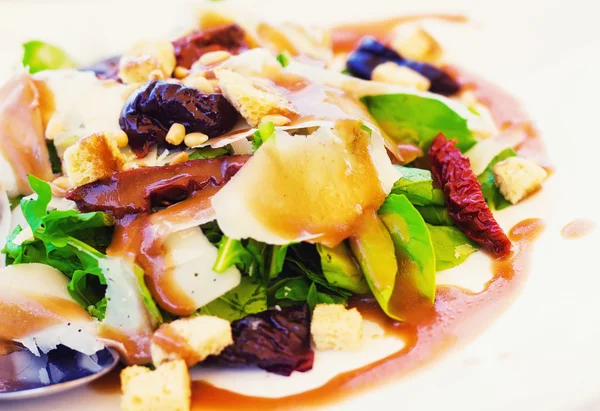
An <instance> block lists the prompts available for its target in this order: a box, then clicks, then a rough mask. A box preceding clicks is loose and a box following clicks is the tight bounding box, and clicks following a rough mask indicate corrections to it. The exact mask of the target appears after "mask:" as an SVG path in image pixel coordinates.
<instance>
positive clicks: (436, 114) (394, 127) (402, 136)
mask: <svg viewBox="0 0 600 411" xmlns="http://www.w3.org/2000/svg"><path fill="white" fill-rule="evenodd" d="M361 101H362V102H363V103H364V104H365V105H366V106H367V108H368V109H369V112H370V113H371V115H372V116H373V117H374V118H375V119H376V120H377V122H378V123H379V126H380V127H381V128H382V129H383V130H384V131H385V132H386V133H388V134H389V135H390V136H391V137H393V138H394V139H396V140H398V141H406V142H410V143H413V144H416V145H418V146H419V147H421V148H422V149H423V150H427V149H429V146H430V145H431V141H432V140H433V139H434V138H435V137H436V136H437V135H438V134H439V133H444V135H445V136H446V137H448V138H456V139H457V141H458V143H457V147H458V148H459V149H460V150H461V151H463V152H464V151H466V150H468V149H469V148H470V147H472V146H473V145H474V144H475V143H476V140H475V137H474V136H473V133H472V132H471V130H469V128H468V127H467V121H466V120H465V119H464V118H462V117H461V116H459V115H458V114H457V113H456V112H455V111H454V110H452V109H451V108H449V107H448V106H447V105H445V104H444V103H443V102H441V101H439V100H435V99H431V98H426V97H420V96H417V95H412V94H382V95H378V96H365V97H363V98H362V99H361Z"/></svg>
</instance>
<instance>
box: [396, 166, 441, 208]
mask: <svg viewBox="0 0 600 411" xmlns="http://www.w3.org/2000/svg"><path fill="white" fill-rule="evenodd" d="M396 168H398V170H399V171H400V173H401V174H402V177H400V179H399V180H398V181H396V182H395V183H394V188H393V189H392V193H394V194H404V195H405V196H406V198H408V200H409V201H410V202H411V203H413V204H414V205H419V206H428V205H432V204H433V205H444V204H445V200H444V192H443V191H442V190H440V189H439V188H434V187H433V178H432V177H431V171H429V170H423V169H420V168H412V167H404V166H396Z"/></svg>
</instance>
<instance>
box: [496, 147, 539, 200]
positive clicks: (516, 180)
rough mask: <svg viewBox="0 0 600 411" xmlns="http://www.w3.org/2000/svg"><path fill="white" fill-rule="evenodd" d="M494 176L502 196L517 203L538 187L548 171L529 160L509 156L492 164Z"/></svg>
mask: <svg viewBox="0 0 600 411" xmlns="http://www.w3.org/2000/svg"><path fill="white" fill-rule="evenodd" d="M494 176H495V182H496V185H497V186H498V187H499V188H500V192H501V193H502V195H503V196H504V198H506V199H507V200H508V201H510V202H511V203H512V204H517V203H518V202H520V201H521V200H523V199H524V198H525V197H527V196H528V195H529V194H531V193H532V192H534V191H535V190H536V189H538V188H539V187H540V185H541V184H542V182H543V181H544V180H545V179H546V177H547V176H548V173H547V172H546V170H544V169H543V168H542V167H540V166H539V165H538V164H536V163H534V162H533V161H531V160H526V159H524V158H520V157H509V158H507V159H506V160H504V161H501V162H499V163H497V164H496V165H495V166H494Z"/></svg>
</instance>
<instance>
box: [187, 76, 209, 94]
mask: <svg viewBox="0 0 600 411" xmlns="http://www.w3.org/2000/svg"><path fill="white" fill-rule="evenodd" d="M183 84H184V85H186V86H188V87H193V88H195V89H198V90H200V91H201V92H203V93H205V94H213V93H214V92H215V89H214V87H213V85H212V84H211V83H210V81H208V80H207V79H206V78H204V77H202V76H200V75H197V76H196V75H194V76H190V77H187V78H186V79H185V80H183Z"/></svg>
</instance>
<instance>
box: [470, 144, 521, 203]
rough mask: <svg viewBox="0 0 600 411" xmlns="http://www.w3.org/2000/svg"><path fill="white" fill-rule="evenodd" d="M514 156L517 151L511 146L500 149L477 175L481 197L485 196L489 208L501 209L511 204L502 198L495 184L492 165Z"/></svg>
mask: <svg viewBox="0 0 600 411" xmlns="http://www.w3.org/2000/svg"><path fill="white" fill-rule="evenodd" d="M516 156H517V153H515V150H513V149H512V148H507V149H505V150H502V151H501V152H500V153H498V154H497V155H496V157H494V158H493V159H492V161H490V164H489V165H488V166H487V168H486V169H485V171H484V172H483V173H481V174H480V175H479V177H477V179H478V180H479V182H480V183H481V193H482V194H483V197H484V198H485V201H487V203H488V206H489V207H490V208H493V209H496V210H502V209H504V208H506V207H508V206H510V205H511V203H510V201H508V200H507V199H505V198H504V196H503V195H502V193H501V192H500V189H499V188H498V187H497V186H496V184H495V178H496V177H495V176H494V166H495V165H496V164H497V163H499V162H501V161H503V160H506V159H507V158H509V157H516Z"/></svg>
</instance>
